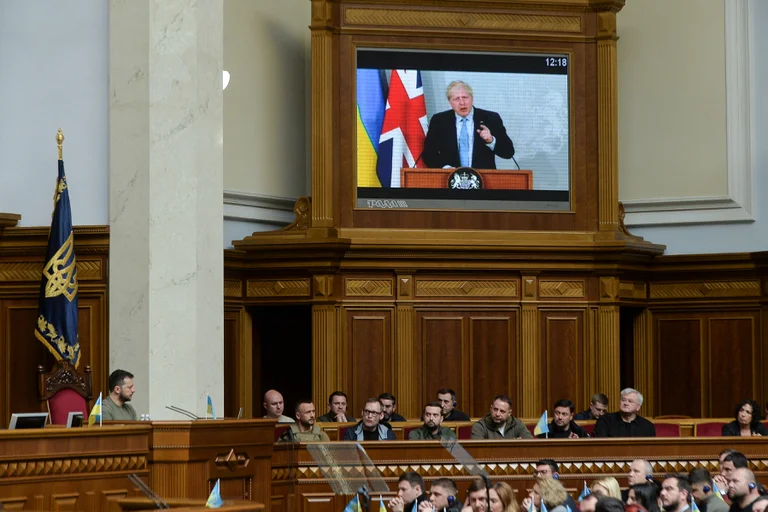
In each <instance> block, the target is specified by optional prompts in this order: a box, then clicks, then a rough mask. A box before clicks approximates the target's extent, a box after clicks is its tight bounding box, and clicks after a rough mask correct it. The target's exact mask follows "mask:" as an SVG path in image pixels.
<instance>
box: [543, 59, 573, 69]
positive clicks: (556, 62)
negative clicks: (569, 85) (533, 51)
mask: <svg viewBox="0 0 768 512" xmlns="http://www.w3.org/2000/svg"><path fill="white" fill-rule="evenodd" d="M544 61H545V62H546V65H547V67H550V68H564V67H566V66H567V65H568V58H566V57H547V58H546V59H544Z"/></svg>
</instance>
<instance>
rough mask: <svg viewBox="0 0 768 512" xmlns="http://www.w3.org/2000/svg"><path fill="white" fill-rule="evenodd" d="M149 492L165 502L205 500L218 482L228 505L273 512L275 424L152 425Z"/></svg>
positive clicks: (208, 422) (204, 422)
mask: <svg viewBox="0 0 768 512" xmlns="http://www.w3.org/2000/svg"><path fill="white" fill-rule="evenodd" d="M151 425H152V433H151V438H150V447H151V450H152V452H151V456H150V482H149V485H150V487H151V488H152V489H153V490H154V491H155V492H156V493H157V494H158V495H160V496H162V497H163V498H186V499H205V498H207V497H208V494H209V493H210V492H211V489H212V488H213V485H214V484H215V483H216V480H217V479H221V496H222V498H223V499H225V500H245V501H258V502H260V503H264V505H265V509H266V510H267V512H269V503H270V494H269V493H270V459H271V457H272V446H273V444H274V439H273V436H274V429H275V422H274V420H261V419H258V420H233V419H224V420H196V421H152V422H151Z"/></svg>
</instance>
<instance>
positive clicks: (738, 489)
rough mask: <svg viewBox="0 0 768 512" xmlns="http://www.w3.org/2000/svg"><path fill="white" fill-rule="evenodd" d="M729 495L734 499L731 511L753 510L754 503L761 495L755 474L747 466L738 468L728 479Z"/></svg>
mask: <svg viewBox="0 0 768 512" xmlns="http://www.w3.org/2000/svg"><path fill="white" fill-rule="evenodd" d="M728 496H729V497H730V498H731V500H732V501H733V504H732V505H731V512H751V511H752V504H753V503H754V502H755V500H757V498H758V497H759V496H760V491H758V488H757V480H756V479H755V474H754V473H753V472H752V471H751V470H749V469H747V468H738V469H736V470H734V471H733V473H732V474H731V479H730V480H729V481H728Z"/></svg>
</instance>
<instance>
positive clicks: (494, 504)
mask: <svg viewBox="0 0 768 512" xmlns="http://www.w3.org/2000/svg"><path fill="white" fill-rule="evenodd" d="M489 493H490V495H491V512H518V511H519V510H520V509H519V507H518V506H517V502H516V501H515V491H513V490H512V487H510V486H509V484H508V483H506V482H497V483H495V484H493V487H491V489H490V492H489Z"/></svg>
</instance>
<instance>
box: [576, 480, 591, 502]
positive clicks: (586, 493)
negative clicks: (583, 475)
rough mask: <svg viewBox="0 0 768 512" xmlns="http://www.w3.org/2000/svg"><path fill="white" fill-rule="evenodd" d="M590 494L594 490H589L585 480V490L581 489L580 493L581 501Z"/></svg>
mask: <svg viewBox="0 0 768 512" xmlns="http://www.w3.org/2000/svg"><path fill="white" fill-rule="evenodd" d="M590 494H592V491H590V490H589V487H587V481H586V480H584V490H583V491H581V494H579V501H581V500H583V499H584V498H586V497H587V496H589V495H590Z"/></svg>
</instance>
